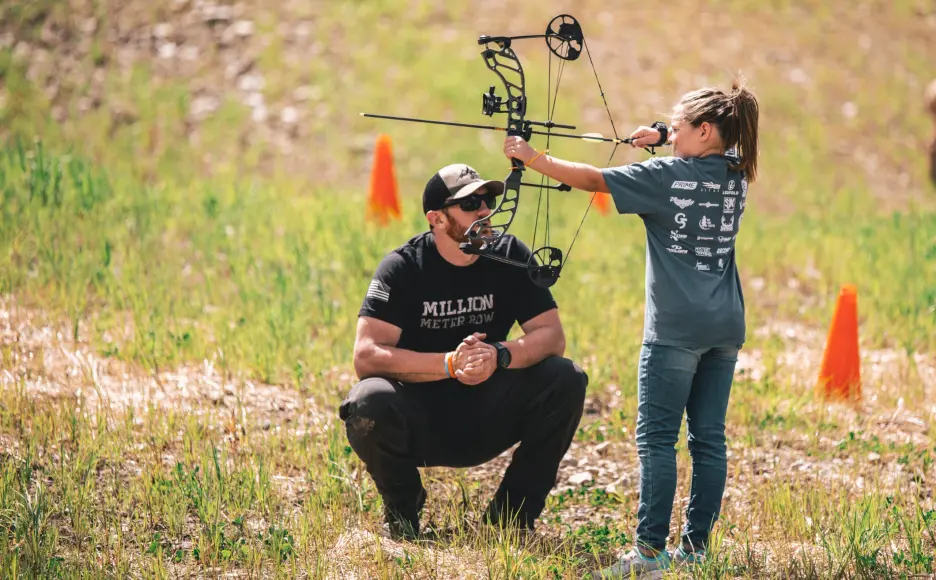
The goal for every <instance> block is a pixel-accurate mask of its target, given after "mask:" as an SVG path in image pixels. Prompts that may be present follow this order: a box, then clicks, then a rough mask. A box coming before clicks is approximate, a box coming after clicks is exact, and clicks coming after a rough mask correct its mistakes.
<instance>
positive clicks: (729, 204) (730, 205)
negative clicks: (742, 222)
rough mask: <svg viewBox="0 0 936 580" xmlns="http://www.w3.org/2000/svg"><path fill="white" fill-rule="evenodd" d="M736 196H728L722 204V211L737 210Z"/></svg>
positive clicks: (730, 211) (731, 211) (732, 211)
mask: <svg viewBox="0 0 936 580" xmlns="http://www.w3.org/2000/svg"><path fill="white" fill-rule="evenodd" d="M735 201H737V200H735V198H733V197H726V198H725V199H724V203H723V204H722V213H734V210H735Z"/></svg>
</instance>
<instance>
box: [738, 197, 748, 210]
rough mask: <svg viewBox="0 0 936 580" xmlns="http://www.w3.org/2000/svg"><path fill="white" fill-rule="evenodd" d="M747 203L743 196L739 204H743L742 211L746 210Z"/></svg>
mask: <svg viewBox="0 0 936 580" xmlns="http://www.w3.org/2000/svg"><path fill="white" fill-rule="evenodd" d="M746 203H747V202H746V201H745V199H744V198H743V197H742V198H741V203H740V204H739V205H740V206H741V211H744V206H745V204H746Z"/></svg>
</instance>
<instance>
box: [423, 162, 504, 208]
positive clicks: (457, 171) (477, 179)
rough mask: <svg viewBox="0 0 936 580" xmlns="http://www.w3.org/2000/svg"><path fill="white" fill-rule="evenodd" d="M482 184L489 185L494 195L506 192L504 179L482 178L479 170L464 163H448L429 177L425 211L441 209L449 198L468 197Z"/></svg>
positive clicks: (424, 194) (489, 189) (488, 188)
mask: <svg viewBox="0 0 936 580" xmlns="http://www.w3.org/2000/svg"><path fill="white" fill-rule="evenodd" d="M481 186H487V190H488V192H489V193H493V194H494V195H502V194H503V193H504V182H503V181H497V180H493V179H491V180H484V179H481V176H480V175H478V172H477V171H475V170H474V169H473V168H472V167H470V166H468V165H465V164H464V163H454V164H452V165H446V166H445V167H443V168H442V169H440V170H439V171H438V172H437V173H436V174H435V175H433V176H432V178H431V179H429V182H428V183H427V184H426V189H424V190H423V213H426V212H429V211H433V210H436V211H437V210H440V209H442V207H443V206H445V202H447V201H449V200H452V199H460V198H462V197H468V196H469V195H471V194H472V193H474V192H475V191H477V190H478V188H480V187H481Z"/></svg>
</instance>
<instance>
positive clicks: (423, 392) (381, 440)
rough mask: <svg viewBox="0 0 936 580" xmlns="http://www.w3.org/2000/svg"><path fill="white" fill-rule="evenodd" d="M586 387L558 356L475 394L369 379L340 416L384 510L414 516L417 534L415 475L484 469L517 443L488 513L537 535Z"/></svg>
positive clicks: (421, 493)
mask: <svg viewBox="0 0 936 580" xmlns="http://www.w3.org/2000/svg"><path fill="white" fill-rule="evenodd" d="M587 384H588V376H587V375H586V374H585V372H584V371H582V369H581V368H579V366H578V365H576V364H575V363H573V362H572V361H570V360H568V359H565V358H560V357H549V358H547V359H545V360H543V361H542V362H540V363H538V364H536V365H534V366H531V367H528V368H525V369H516V370H513V369H506V370H498V371H496V372H495V373H494V374H493V375H492V376H491V378H490V379H488V380H487V381H485V382H484V383H481V384H480V385H476V386H468V385H464V384H462V383H460V382H458V381H457V380H455V379H446V380H443V381H435V382H430V383H400V382H398V381H392V380H387V379H382V378H369V379H365V380H363V381H361V382H360V383H358V384H357V385H355V386H354V388H352V389H351V392H350V393H349V394H348V396H347V397H346V398H345V400H344V402H343V403H342V404H341V408H340V410H339V416H340V417H341V419H342V420H343V421H344V422H345V426H346V429H347V434H348V441H349V443H350V444H351V447H352V449H354V451H355V453H357V455H358V456H359V457H360V458H361V460H362V461H363V462H364V464H365V465H366V466H367V471H368V473H370V475H371V477H372V478H373V479H374V483H375V484H376V486H377V490H378V491H379V492H380V495H381V497H382V498H383V501H384V504H385V506H386V507H387V508H388V509H389V510H393V511H395V512H396V513H401V514H406V515H407V517H408V518H410V519H412V518H414V517H415V518H416V521H415V522H414V523H415V526H416V527H417V528H418V513H419V510H420V509H421V508H422V503H423V501H424V499H425V490H424V489H423V486H422V481H421V479H420V477H419V470H418V469H417V468H418V467H433V466H447V467H470V466H475V465H480V464H482V463H485V462H487V461H490V460H491V459H493V458H494V457H497V456H498V455H499V454H501V453H503V452H504V451H506V450H507V449H510V447H511V446H513V445H514V444H515V443H517V442H518V441H519V442H520V446H519V447H518V448H517V450H516V451H515V452H514V455H513V458H512V461H511V463H510V465H509V466H508V468H507V471H506V473H505V474H504V478H503V480H502V482H501V485H500V487H499V488H498V490H497V493H496V494H495V496H494V498H493V500H492V502H491V506H489V508H488V512H489V513H491V510H492V509H493V510H494V512H495V514H496V513H498V512H506V513H507V514H508V515H509V516H510V517H516V518H517V520H519V523H520V524H521V525H524V526H526V527H528V528H531V529H532V527H533V522H534V520H536V518H537V517H538V516H539V514H540V513H541V512H542V511H543V507H544V506H545V504H546V497H547V496H548V495H549V491H550V490H551V489H552V488H553V486H555V484H556V473H557V471H558V469H559V462H560V461H561V460H562V457H563V456H564V455H565V453H566V451H567V450H568V449H569V444H570V443H571V442H572V437H573V436H574V435H575V431H576V429H577V428H578V424H579V421H580V419H581V418H582V411H583V407H584V402H585V387H586V386H587Z"/></svg>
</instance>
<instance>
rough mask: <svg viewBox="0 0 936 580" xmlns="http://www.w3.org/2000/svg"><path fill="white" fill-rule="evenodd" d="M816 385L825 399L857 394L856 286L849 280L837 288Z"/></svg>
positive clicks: (853, 396)
mask: <svg viewBox="0 0 936 580" xmlns="http://www.w3.org/2000/svg"><path fill="white" fill-rule="evenodd" d="M817 388H818V390H819V391H820V392H821V393H822V395H823V396H824V397H825V398H827V399H845V400H857V399H860V398H861V357H860V355H859V352H858V289H857V288H856V287H855V286H854V285H853V284H845V285H844V286H842V288H841V290H840V291H839V295H838V300H837V301H836V303H835V313H834V314H833V315H832V324H831V325H830V327H829V336H828V339H827V340H826V347H825V352H824V353H823V355H822V367H821V368H820V370H819V383H818V385H817Z"/></svg>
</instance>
